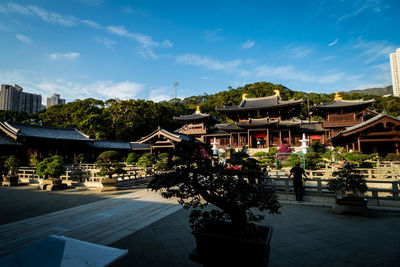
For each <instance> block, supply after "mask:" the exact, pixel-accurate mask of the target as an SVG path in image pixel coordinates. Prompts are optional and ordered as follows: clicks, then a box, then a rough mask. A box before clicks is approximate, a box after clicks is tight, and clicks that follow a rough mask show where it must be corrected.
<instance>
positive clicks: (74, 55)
mask: <svg viewBox="0 0 400 267" xmlns="http://www.w3.org/2000/svg"><path fill="white" fill-rule="evenodd" d="M79 56H80V54H79V53H77V52H70V53H64V54H63V53H53V54H50V55H49V57H50V59H52V60H58V59H66V60H71V61H73V60H75V59H77V58H78V57H79Z"/></svg>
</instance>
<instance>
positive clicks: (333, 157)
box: [322, 146, 344, 162]
mask: <svg viewBox="0 0 400 267" xmlns="http://www.w3.org/2000/svg"><path fill="white" fill-rule="evenodd" d="M343 152H344V149H343V147H340V146H337V147H334V148H333V149H331V150H329V151H327V152H325V153H324V154H323V155H322V157H323V158H324V159H326V160H328V161H329V162H330V161H336V162H338V161H342V160H343V159H344V157H343Z"/></svg>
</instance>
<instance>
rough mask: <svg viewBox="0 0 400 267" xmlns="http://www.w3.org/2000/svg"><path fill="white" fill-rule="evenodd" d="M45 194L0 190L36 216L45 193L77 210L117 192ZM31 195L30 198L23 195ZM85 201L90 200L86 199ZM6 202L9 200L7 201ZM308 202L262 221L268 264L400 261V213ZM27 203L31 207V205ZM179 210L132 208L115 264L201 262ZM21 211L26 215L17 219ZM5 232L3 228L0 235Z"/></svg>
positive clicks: (2, 197) (9, 209) (7, 209)
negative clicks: (336, 210) (346, 211)
mask: <svg viewBox="0 0 400 267" xmlns="http://www.w3.org/2000/svg"><path fill="white" fill-rule="evenodd" d="M9 190H12V191H9ZM41 193H42V192H41ZM41 193H36V192H34V191H31V190H23V189H0V205H1V206H2V212H3V214H7V215H8V216H11V215H12V213H13V210H14V211H15V212H20V211H21V210H23V207H24V203H27V201H31V202H33V203H35V204H36V205H37V208H36V210H35V211H30V213H29V215H30V216H34V213H35V212H36V213H37V214H36V215H41V214H44V213H43V212H50V210H49V209H48V208H47V209H46V208H45V210H44V211H43V210H41V206H40V205H39V204H40V203H41V198H42V197H43V196H45V197H44V199H45V202H44V205H43V206H44V207H45V206H46V205H49V203H51V205H53V206H55V207H57V205H58V204H60V207H62V208H64V209H65V208H66V207H65V204H64V205H62V204H61V203H62V202H63V198H68V199H69V202H68V203H73V205H72V204H71V207H69V209H68V212H69V213H71V212H73V211H74V209H77V210H82V209H83V208H84V207H86V205H95V204H94V202H91V201H89V200H90V199H89V200H88V199H86V198H87V197H86V198H85V196H88V195H89V196H92V197H95V196H96V198H97V199H94V200H93V201H95V202H97V203H96V207H99V206H102V203H105V204H106V203H109V200H108V199H109V198H113V197H114V196H113V194H109V195H107V197H106V198H104V197H100V196H101V193H96V194H95V195H93V194H94V193H92V192H89V193H87V192H73V191H71V192H68V191H65V192H49V194H41ZM126 193H127V194H129V195H130V196H135V194H136V193H137V194H138V195H137V196H138V197H136V198H135V197H132V198H131V200H129V199H128V198H126V199H125V200H124V201H132V202H133V204H129V205H133V206H132V207H134V206H135V205H136V204H134V203H135V201H138V200H139V199H140V198H139V195H140V196H141V197H145V196H146V194H147V193H145V192H143V190H136V191H135V190H133V191H130V192H126ZM97 194H99V196H97ZM121 194H122V195H121ZM27 195H28V196H29V200H26V199H25V197H24V196H27ZM116 196H117V198H121V196H123V193H122V192H118V193H117V194H116ZM12 200H13V201H12ZM107 200H108V202H107ZM101 201H104V202H101ZM64 202H65V199H64ZM87 202H91V203H89V204H86V203H87ZM139 202H140V201H138V202H137V203H139ZM5 203H7V205H4V204H5ZM46 203H47V204H46ZM124 203H125V202H124ZM125 204H126V203H125ZM142 204H143V203H142ZM306 204H308V205H289V204H283V205H282V208H281V214H280V215H267V218H266V220H265V222H264V224H267V225H271V226H273V227H274V233H273V236H272V241H271V247H272V249H271V257H270V266H398V265H399V262H400V253H399V251H400V241H399V240H400V230H399V229H400V213H399V212H384V211H371V212H370V216H369V217H361V216H349V215H334V214H333V213H332V212H331V210H330V208H326V207H317V206H312V205H310V204H312V203H306ZM107 205H108V206H109V209H110V210H108V211H107V213H110V214H112V213H113V212H114V213H115V212H117V211H116V210H119V209H117V208H116V207H115V206H112V205H110V204H107ZM26 206H27V207H30V205H29V204H27V205H26ZM167 207H170V206H167ZM62 208H60V209H62ZM176 210H177V211H173V210H172V211H171V212H170V213H169V215H166V216H164V217H162V218H161V219H158V220H156V221H154V222H153V221H151V220H148V221H149V224H147V225H146V224H145V223H142V224H141V220H140V219H139V218H141V217H140V216H139V215H137V216H135V214H134V213H130V214H129V216H132V217H131V219H132V220H131V219H130V217H127V218H126V220H125V223H127V224H128V225H129V224H130V221H131V222H132V223H131V224H132V225H130V226H129V228H130V229H132V230H131V233H129V231H126V234H125V236H124V237H122V238H120V239H119V240H117V241H114V242H112V243H109V244H108V245H110V246H113V247H116V248H121V249H129V254H128V256H127V257H125V258H123V259H121V260H120V261H118V262H116V263H115V264H113V265H112V266H146V267H149V266H199V265H198V264H195V263H193V262H191V261H190V260H189V259H188V254H189V253H190V252H191V251H192V250H193V249H194V247H195V243H194V238H193V236H192V235H191V230H190V227H189V223H188V213H189V212H188V211H186V210H184V209H182V208H177V209H176ZM102 212H103V213H104V212H105V211H104V210H103V211H102ZM160 212H162V210H160ZM61 213H63V211H61ZM166 214H168V213H166ZM18 216H22V217H21V218H19V217H18ZM43 216H44V215H41V216H39V217H36V218H35V219H34V220H40V219H41V217H43ZM47 216H49V215H47ZM149 216H153V217H154V216H155V215H151V214H150V215H149ZM138 217H139V218H138ZM142 217H143V220H144V219H146V218H145V217H144V216H143V215H142ZM25 218H26V216H25V217H24V216H23V215H18V214H14V216H13V221H14V222H15V223H16V224H17V223H21V222H22V219H25ZM18 219H21V220H18ZM28 220H29V219H28ZM31 220H32V219H31ZM2 224H3V225H0V229H1V227H3V228H4V227H6V226H7V224H4V221H3V222H2ZM114 224H115V225H114ZM139 224H141V225H139ZM116 225H118V221H117V222H113V221H108V227H110V228H112V227H115V226H116ZM135 225H136V226H135ZM8 226H10V224H8ZM59 228H60V227H59ZM59 228H57V229H59ZM87 229H90V228H87ZM87 229H86V230H85V231H87ZM5 234H6V233H5V232H1V230H0V237H2V236H4V235H5ZM38 238H39V237H38ZM0 241H1V240H0ZM0 243H1V242H0Z"/></svg>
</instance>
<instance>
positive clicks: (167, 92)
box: [149, 86, 173, 102]
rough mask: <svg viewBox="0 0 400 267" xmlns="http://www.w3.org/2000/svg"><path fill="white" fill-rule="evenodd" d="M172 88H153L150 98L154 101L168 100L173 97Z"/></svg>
mask: <svg viewBox="0 0 400 267" xmlns="http://www.w3.org/2000/svg"><path fill="white" fill-rule="evenodd" d="M171 90H172V89H171V88H168V87H166V86H164V87H160V88H157V89H153V90H151V91H150V94H149V100H152V101H154V102H161V101H168V100H170V99H172V98H173V96H172V93H171V92H172V91H171Z"/></svg>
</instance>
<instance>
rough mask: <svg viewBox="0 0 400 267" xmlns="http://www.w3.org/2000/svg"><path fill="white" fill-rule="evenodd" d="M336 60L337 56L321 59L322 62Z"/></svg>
mask: <svg viewBox="0 0 400 267" xmlns="http://www.w3.org/2000/svg"><path fill="white" fill-rule="evenodd" d="M335 58H336V56H326V57H323V58H321V60H322V61H327V60H331V59H335Z"/></svg>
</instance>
